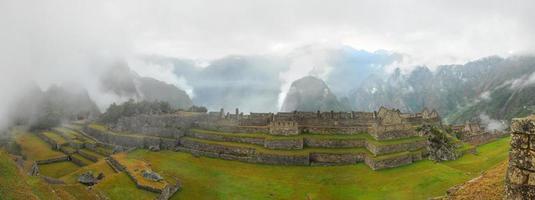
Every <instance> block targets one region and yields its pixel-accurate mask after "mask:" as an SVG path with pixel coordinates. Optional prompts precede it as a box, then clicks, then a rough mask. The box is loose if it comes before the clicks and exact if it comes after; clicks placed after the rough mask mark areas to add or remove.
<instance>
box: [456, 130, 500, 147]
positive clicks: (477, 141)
mask: <svg viewBox="0 0 535 200" xmlns="http://www.w3.org/2000/svg"><path fill="white" fill-rule="evenodd" d="M507 135H509V133H508V132H505V131H495V132H484V133H483V134H478V135H471V136H465V137H462V141H463V142H468V143H470V144H473V145H481V144H485V143H488V142H490V141H493V140H495V139H497V138H500V137H505V136H507Z"/></svg>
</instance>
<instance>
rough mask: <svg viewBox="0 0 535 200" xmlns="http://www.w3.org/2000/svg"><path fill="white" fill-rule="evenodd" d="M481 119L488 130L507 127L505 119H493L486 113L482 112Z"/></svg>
mask: <svg viewBox="0 0 535 200" xmlns="http://www.w3.org/2000/svg"><path fill="white" fill-rule="evenodd" d="M479 119H480V120H481V124H483V125H484V126H485V130H486V131H494V130H497V131H504V130H505V129H506V128H507V126H506V125H505V123H504V122H503V121H499V120H496V119H492V118H490V116H488V115H487V114H485V113H483V114H480V115H479Z"/></svg>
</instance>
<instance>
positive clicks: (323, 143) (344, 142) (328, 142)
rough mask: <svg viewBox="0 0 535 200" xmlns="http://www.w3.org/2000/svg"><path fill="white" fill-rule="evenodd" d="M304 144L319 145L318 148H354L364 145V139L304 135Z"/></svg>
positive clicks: (308, 145) (309, 145)
mask: <svg viewBox="0 0 535 200" xmlns="http://www.w3.org/2000/svg"><path fill="white" fill-rule="evenodd" d="M303 142H304V146H307V147H319V148H354V147H364V144H365V142H366V140H364V139H325V138H314V137H305V138H304V140H303Z"/></svg>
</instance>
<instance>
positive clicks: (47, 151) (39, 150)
mask: <svg viewBox="0 0 535 200" xmlns="http://www.w3.org/2000/svg"><path fill="white" fill-rule="evenodd" d="M15 131H17V132H18V133H17V137H16V141H17V143H18V144H19V145H20V147H21V149H22V154H23V155H25V156H26V158H27V159H29V160H43V159H49V158H57V157H60V156H64V155H65V154H63V153H62V152H59V151H54V150H52V147H51V146H50V145H49V144H48V143H46V142H45V141H43V140H41V139H40V138H39V137H37V135H35V134H32V133H28V132H23V131H20V130H15Z"/></svg>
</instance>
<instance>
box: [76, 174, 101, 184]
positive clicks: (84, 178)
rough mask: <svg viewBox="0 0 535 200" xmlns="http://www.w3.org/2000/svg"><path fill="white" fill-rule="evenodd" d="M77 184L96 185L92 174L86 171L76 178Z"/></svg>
mask: <svg viewBox="0 0 535 200" xmlns="http://www.w3.org/2000/svg"><path fill="white" fill-rule="evenodd" d="M78 182H79V183H81V184H84V185H89V186H91V185H95V184H96V183H97V179H96V178H95V176H93V172H90V171H88V172H85V173H83V174H80V176H78Z"/></svg>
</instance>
